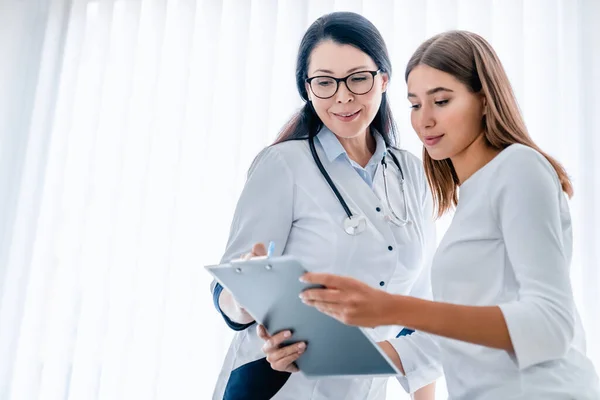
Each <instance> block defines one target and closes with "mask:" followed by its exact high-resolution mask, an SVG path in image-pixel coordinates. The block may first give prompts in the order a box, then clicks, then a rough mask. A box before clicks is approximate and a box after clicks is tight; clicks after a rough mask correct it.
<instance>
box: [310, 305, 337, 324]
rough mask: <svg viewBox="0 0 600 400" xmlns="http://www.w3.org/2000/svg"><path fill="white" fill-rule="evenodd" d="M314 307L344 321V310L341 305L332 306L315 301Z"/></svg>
mask: <svg viewBox="0 0 600 400" xmlns="http://www.w3.org/2000/svg"><path fill="white" fill-rule="evenodd" d="M313 307H315V308H316V309H317V310H319V311H320V312H322V313H323V314H325V315H329V316H330V317H332V318H335V319H337V320H338V321H341V322H344V321H343V319H344V318H342V316H343V310H342V309H341V307H334V306H333V307H332V306H331V305H330V304H323V303H314V305H313Z"/></svg>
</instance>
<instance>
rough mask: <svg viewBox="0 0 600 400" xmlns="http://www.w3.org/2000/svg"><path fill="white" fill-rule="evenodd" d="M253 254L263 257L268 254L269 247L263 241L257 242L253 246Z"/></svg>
mask: <svg viewBox="0 0 600 400" xmlns="http://www.w3.org/2000/svg"><path fill="white" fill-rule="evenodd" d="M252 255H253V257H261V256H266V255H267V248H266V247H265V245H264V244H263V243H256V244H255V245H254V246H253V247H252Z"/></svg>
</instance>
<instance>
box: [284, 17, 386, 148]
mask: <svg viewBox="0 0 600 400" xmlns="http://www.w3.org/2000/svg"><path fill="white" fill-rule="evenodd" d="M324 40H332V41H334V42H335V43H338V44H347V45H351V46H354V47H356V48H357V49H359V50H361V51H362V52H364V53H366V54H367V55H368V56H369V57H371V59H372V60H373V61H374V62H375V64H376V65H377V68H379V69H380V70H381V72H385V73H387V75H388V76H389V77H390V79H391V76H392V65H391V63H390V58H389V55H388V52H387V48H386V46H385V42H384V41H383V38H382V37H381V34H380V33H379V31H378V30H377V28H376V27H375V25H373V24H372V23H371V22H370V21H369V20H368V19H366V18H365V17H363V16H362V15H359V14H356V13H352V12H334V13H331V14H327V15H324V16H322V17H321V18H319V19H317V20H316V21H315V22H314V23H313V24H312V25H311V26H310V27H309V28H308V30H307V31H306V33H305V34H304V37H303V38H302V42H300V48H299V49H298V57H297V59H296V86H297V88H298V93H300V97H302V99H303V100H304V101H305V104H304V106H303V107H302V108H301V109H300V111H298V112H297V113H296V114H295V115H294V116H293V117H292V118H291V119H290V120H289V121H288V122H287V124H285V125H284V127H283V129H282V130H281V132H280V133H279V136H278V137H277V140H276V141H275V143H281V142H285V141H288V140H301V139H308V138H309V137H314V136H315V135H316V134H317V133H318V132H319V130H320V129H321V128H322V127H323V122H322V121H321V119H320V118H319V117H318V116H317V114H316V112H315V110H314V108H313V106H312V103H311V102H310V101H308V93H307V92H306V86H305V81H306V78H308V64H309V61H310V55H311V53H312V51H313V49H314V48H315V47H316V46H317V45H318V44H319V43H321V42H322V41H324ZM371 126H372V127H373V128H375V129H376V130H377V131H378V132H379V133H381V135H382V136H383V139H384V140H385V142H386V144H387V145H389V146H394V145H396V143H397V137H396V131H397V130H396V125H395V123H394V119H393V117H392V110H391V109H390V105H389V102H388V100H387V95H386V93H385V92H384V93H383V95H382V98H381V105H380V106H379V111H377V114H376V115H375V118H374V119H373V122H372V123H371Z"/></svg>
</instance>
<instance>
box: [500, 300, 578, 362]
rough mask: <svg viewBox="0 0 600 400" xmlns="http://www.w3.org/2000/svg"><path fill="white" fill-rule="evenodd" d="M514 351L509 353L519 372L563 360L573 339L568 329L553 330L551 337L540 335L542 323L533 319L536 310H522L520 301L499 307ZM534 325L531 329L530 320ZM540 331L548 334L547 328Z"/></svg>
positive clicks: (548, 329)
mask: <svg viewBox="0 0 600 400" xmlns="http://www.w3.org/2000/svg"><path fill="white" fill-rule="evenodd" d="M499 307H500V310H501V311H502V315H503V316H504V321H505V322H506V326H507V328H508V334H509V336H510V340H511V342H512V345H513V349H514V352H513V353H509V355H510V357H511V358H512V359H513V361H514V362H515V364H516V365H517V367H518V368H519V370H524V369H526V368H529V367H531V366H533V365H536V364H539V363H542V362H546V361H550V360H553V359H556V358H560V357H563V356H564V354H565V353H566V352H567V350H568V347H569V343H570V341H571V340H572V337H571V336H570V335H569V332H568V330H566V329H565V330H561V329H554V331H553V332H551V334H547V335H542V334H540V333H541V332H540V330H538V331H536V329H539V328H540V327H545V325H544V322H543V321H539V320H540V319H539V318H536V317H537V316H538V315H537V314H539V313H538V312H536V311H537V310H535V309H532V308H526V307H523V304H521V303H520V302H511V303H505V304H501V305H499ZM536 320H537V321H538V322H537V323H535V325H536V326H532V322H533V321H536ZM545 328H546V329H541V331H542V332H543V331H546V332H550V328H548V327H545Z"/></svg>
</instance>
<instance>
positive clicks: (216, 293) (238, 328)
mask: <svg viewBox="0 0 600 400" xmlns="http://www.w3.org/2000/svg"><path fill="white" fill-rule="evenodd" d="M222 291H223V286H221V284H220V283H215V286H214V289H213V303H214V305H215V308H216V309H217V311H219V312H220V313H221V315H222V316H223V319H224V320H225V323H226V324H227V326H229V327H230V328H231V329H233V330H234V331H243V330H244V329H247V328H249V327H250V326H252V325H254V324H255V323H256V322H250V323H249V324H240V323H237V322H233V321H232V320H230V319H229V317H228V316H227V315H225V313H224V312H223V310H221V307H220V306H219V296H221V292H222Z"/></svg>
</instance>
